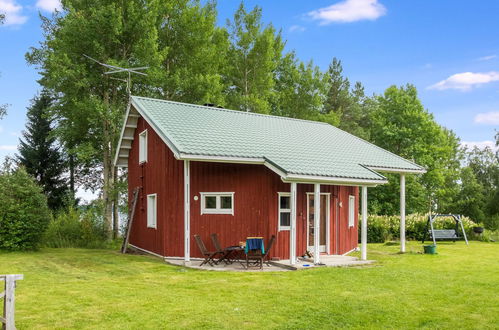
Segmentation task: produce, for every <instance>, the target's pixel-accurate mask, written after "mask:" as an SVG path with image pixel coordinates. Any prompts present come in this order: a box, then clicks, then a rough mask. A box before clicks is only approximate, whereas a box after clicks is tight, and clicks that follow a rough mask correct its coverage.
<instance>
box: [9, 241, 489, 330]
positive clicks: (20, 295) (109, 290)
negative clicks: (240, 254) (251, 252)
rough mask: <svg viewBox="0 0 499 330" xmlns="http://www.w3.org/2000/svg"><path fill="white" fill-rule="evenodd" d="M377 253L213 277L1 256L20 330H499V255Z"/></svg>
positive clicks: (475, 246) (136, 262) (62, 253)
mask: <svg viewBox="0 0 499 330" xmlns="http://www.w3.org/2000/svg"><path fill="white" fill-rule="evenodd" d="M421 249H422V247H421V244H417V243H410V245H409V250H410V251H411V252H409V253H407V254H405V255H400V254H398V253H397V250H398V247H397V246H393V245H392V246H390V245H381V244H370V245H369V247H368V253H369V258H370V259H375V260H377V261H378V262H377V263H376V265H375V266H369V267H363V268H320V269H310V270H303V271H295V272H265V273H260V272H242V273H241V272H239V273H227V272H208V271H196V270H191V269H185V268H182V267H174V266H169V265H166V264H164V263H163V262H162V261H160V260H158V259H156V258H154V257H149V256H139V255H125V256H123V255H120V254H119V253H117V252H115V251H111V250H82V249H44V250H41V251H39V252H32V253H0V274H2V273H22V274H24V276H25V279H24V280H23V281H20V282H19V284H18V289H17V292H16V299H17V301H16V305H17V315H16V316H17V327H18V329H31V328H51V329H52V328H100V329H110V328H134V329H142V328H151V329H152V328H179V327H189V328H192V327H194V328H233V329H235V328H241V327H243V328H262V327H264V328H331V327H348V328H351V327H354V328H364V327H369V328H385V327H390V328H415V327H425V328H498V327H499V245H498V244H497V243H480V242H471V243H470V246H465V245H464V243H463V242H458V243H443V244H439V246H438V252H439V254H438V255H423V254H419V253H417V252H419V251H420V250H421Z"/></svg>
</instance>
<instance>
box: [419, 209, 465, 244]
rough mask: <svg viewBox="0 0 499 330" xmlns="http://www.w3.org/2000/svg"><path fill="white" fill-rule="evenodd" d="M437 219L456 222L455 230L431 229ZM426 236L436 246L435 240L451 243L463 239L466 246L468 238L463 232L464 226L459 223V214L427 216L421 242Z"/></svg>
mask: <svg viewBox="0 0 499 330" xmlns="http://www.w3.org/2000/svg"><path fill="white" fill-rule="evenodd" d="M439 217H452V218H453V219H454V221H455V222H456V227H455V229H435V228H433V223H434V222H435V220H436V219H437V218H439ZM459 227H461V231H462V234H463V235H462V236H460V235H459V233H458V232H459ZM427 235H428V236H429V237H428V238H430V237H431V239H432V240H433V245H437V240H439V241H453V242H455V241H456V240H461V239H464V240H465V242H466V245H468V238H467V237H466V232H465V231H464V225H463V222H462V221H461V216H460V215H459V214H433V215H431V214H430V215H429V216H428V221H427V222H426V229H425V232H424V234H423V241H422V243H424V242H425V240H426V237H427Z"/></svg>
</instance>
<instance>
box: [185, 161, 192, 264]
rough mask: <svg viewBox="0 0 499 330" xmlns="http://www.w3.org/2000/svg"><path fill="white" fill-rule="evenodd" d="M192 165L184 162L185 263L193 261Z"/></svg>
mask: <svg viewBox="0 0 499 330" xmlns="http://www.w3.org/2000/svg"><path fill="white" fill-rule="evenodd" d="M190 195H191V193H190V163H189V161H188V160H184V262H185V263H188V262H190V261H191V244H190V238H191V233H190V232H191V214H190V213H191V199H190Z"/></svg>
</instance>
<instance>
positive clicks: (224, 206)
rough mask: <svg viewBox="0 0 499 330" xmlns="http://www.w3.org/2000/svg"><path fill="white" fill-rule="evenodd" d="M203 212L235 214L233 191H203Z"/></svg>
mask: <svg viewBox="0 0 499 330" xmlns="http://www.w3.org/2000/svg"><path fill="white" fill-rule="evenodd" d="M201 214H232V215H234V193H233V192H220V193H219V192H202V193H201Z"/></svg>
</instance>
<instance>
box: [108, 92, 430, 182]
mask: <svg viewBox="0 0 499 330" xmlns="http://www.w3.org/2000/svg"><path fill="white" fill-rule="evenodd" d="M131 105H132V106H133V108H135V109H136V110H137V111H138V112H139V114H140V115H141V116H142V117H144V119H145V120H146V121H147V122H148V123H149V124H150V125H151V126H152V127H154V129H155V131H156V132H157V133H158V134H159V135H160V136H161V138H162V139H163V141H165V143H167V144H168V146H169V147H170V149H172V151H173V153H174V154H175V156H176V157H177V158H178V159H190V160H206V161H223V162H242V163H262V164H265V165H267V166H268V167H269V168H271V169H273V170H274V171H275V172H276V173H278V174H279V175H281V176H282V177H283V179H285V180H290V181H293V180H295V181H298V180H300V179H301V180H303V179H307V180H311V181H313V180H316V181H321V180H324V181H331V180H337V181H338V180H339V181H341V180H344V181H352V182H360V181H366V182H369V183H373V184H380V183H384V182H386V179H385V177H384V176H383V175H381V174H379V173H377V171H387V172H398V173H423V172H424V171H425V170H424V168H423V167H421V166H419V165H417V164H415V163H414V162H411V161H409V160H406V159H404V158H402V157H400V156H397V155H395V154H393V153H391V152H389V151H387V150H384V149H382V148H380V147H378V146H376V145H374V144H372V143H369V142H367V141H365V140H362V139H361V138H358V137H356V136H354V135H352V134H349V133H347V132H345V131H342V130H341V129H339V128H336V127H334V126H332V125H329V124H327V123H322V122H316V121H308V120H300V119H293V118H286V117H277V116H270V115H262V114H255V113H248V112H242V111H234V110H228V109H220V108H215V107H208V106H200V105H193V104H185V103H178V102H172V101H165V100H159V99H152V98H145V97H138V96H132V97H131ZM118 149H120V147H118ZM119 153H120V150H118V154H117V157H116V160H117V161H118V158H119ZM117 163H119V162H117Z"/></svg>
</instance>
